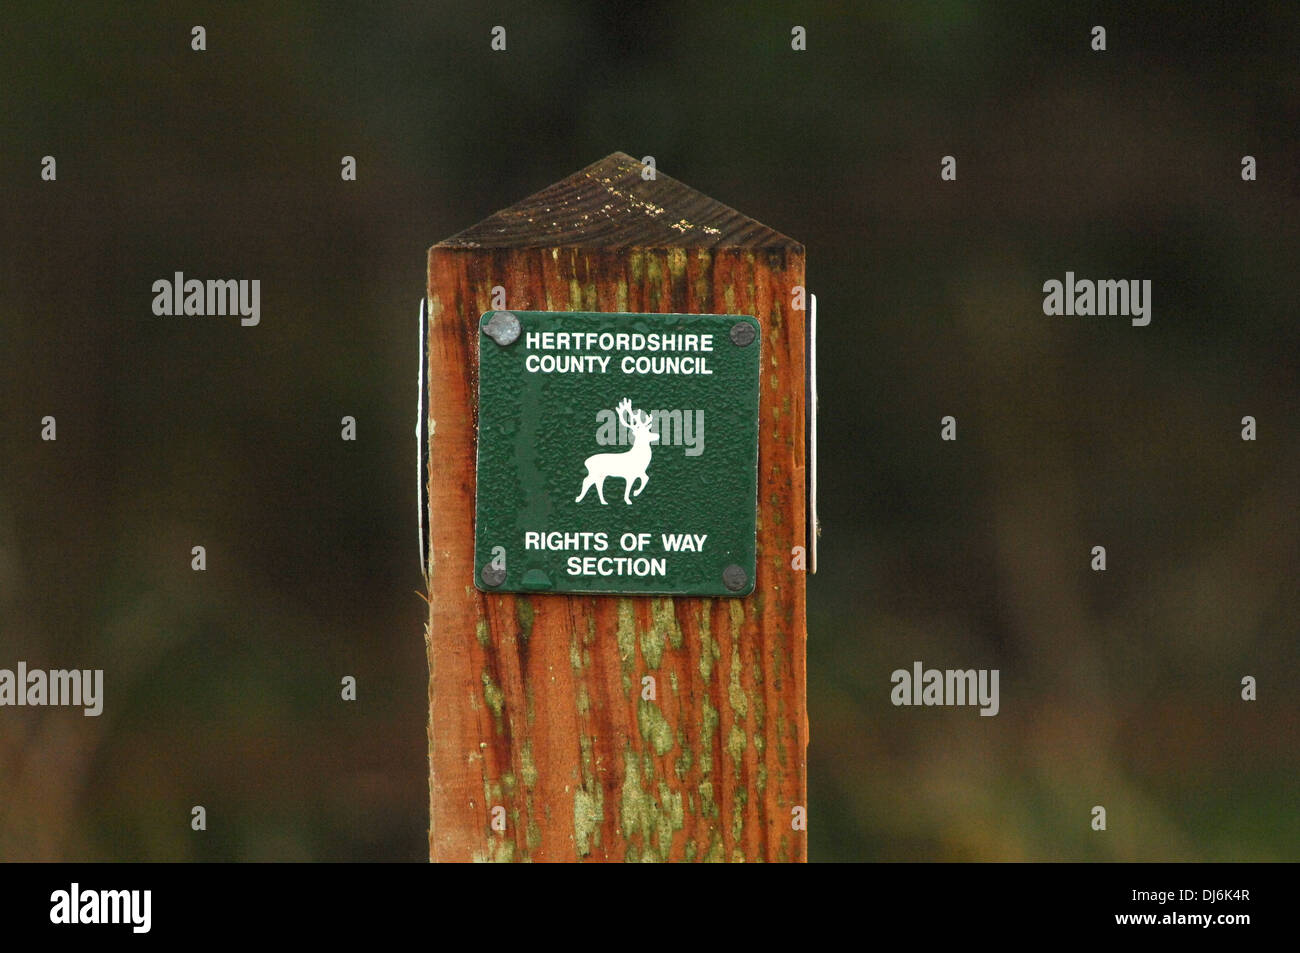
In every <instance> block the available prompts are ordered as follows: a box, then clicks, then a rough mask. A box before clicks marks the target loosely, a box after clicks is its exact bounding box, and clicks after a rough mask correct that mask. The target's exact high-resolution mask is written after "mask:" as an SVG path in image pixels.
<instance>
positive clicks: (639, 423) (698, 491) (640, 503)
mask: <svg viewBox="0 0 1300 953" xmlns="http://www.w3.org/2000/svg"><path fill="white" fill-rule="evenodd" d="M479 331H480V334H479V338H478V344H479V386H478V469H477V476H478V495H477V501H476V512H475V526H474V535H475V538H474V544H475V545H474V549H475V578H474V583H475V585H477V586H478V587H479V588H480V589H482V590H484V591H485V592H502V591H506V592H598V593H626V594H646V595H649V594H665V595H692V596H743V595H746V594H748V593H749V592H751V591H752V590H753V588H754V532H755V514H756V512H757V503H758V385H759V367H760V363H759V350H760V347H761V343H762V341H761V335H760V334H759V326H758V321H756V320H755V319H754V318H752V317H749V316H747V315H722V314H591V313H577V312H553V311H489V312H487V313H486V314H484V315H483V317H482V319H481V320H480V322H479Z"/></svg>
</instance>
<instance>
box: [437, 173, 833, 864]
mask: <svg viewBox="0 0 1300 953" xmlns="http://www.w3.org/2000/svg"><path fill="white" fill-rule="evenodd" d="M647 175H648V173H647ZM803 284H804V250H803V247H802V246H801V245H799V244H798V243H797V242H795V241H792V240H791V239H789V238H786V237H785V236H784V235H781V234H780V233H778V232H775V231H773V230H772V229H770V228H768V227H766V226H765V225H762V224H760V223H758V222H755V221H753V220H752V219H749V218H746V217H745V216H743V215H741V214H739V213H738V212H736V211H735V210H733V209H730V208H728V207H726V206H724V205H722V204H720V203H718V202H716V201H714V200H713V199H710V198H708V197H707V196H704V195H701V194H700V193H699V192H696V191H694V190H692V189H690V188H688V187H687V186H685V185H683V184H681V183H680V182H677V181H674V180H673V179H671V178H669V177H668V176H666V175H664V174H663V173H662V172H656V173H655V175H654V177H653V178H652V179H648V178H647V177H646V175H643V167H642V164H641V163H640V162H638V161H637V160H635V159H633V158H632V157H630V156H627V155H624V154H622V153H615V154H613V155H611V156H609V157H608V158H606V159H603V160H601V161H600V162H597V163H595V164H593V165H591V166H588V167H587V168H585V169H583V170H582V171H580V172H578V173H576V174H574V175H572V176H570V177H569V178H567V179H565V180H564V181H562V182H559V183H556V184H555V185H553V186H551V187H550V188H547V189H545V190H543V191H541V192H538V193H537V194H536V195H533V196H531V197H530V198H527V199H525V200H523V201H522V202H520V203H518V204H517V205H515V206H512V207H511V208H509V209H506V210H504V211H501V212H498V213H496V214H495V215H492V216H491V217H489V218H487V219H485V220H484V221H482V222H480V223H479V224H478V225H475V226H473V227H472V228H470V229H467V230H466V231H464V232H461V233H460V234H458V235H456V236H454V237H452V238H449V239H447V240H446V241H442V242H439V243H438V244H436V245H434V246H433V247H432V248H431V249H430V250H429V272H428V308H429V330H428V335H429V342H428V344H429V347H428V350H429V361H428V366H427V368H426V371H427V378H428V421H427V427H428V433H429V461H428V463H429V469H428V480H429V483H428V489H429V514H428V515H429V525H430V546H429V557H428V566H427V567H426V568H427V574H428V580H429V625H428V630H427V632H426V643H427V646H428V655H429V725H428V730H429V772H430V777H429V811H430V824H429V856H430V859H431V860H434V861H471V860H517V861H523V860H531V861H573V860H613V861H624V860H695V861H706V860H707V861H741V860H751V861H753V860H767V861H802V860H805V859H806V857H807V843H806V837H807V834H806V832H805V830H804V829H803V825H802V823H800V818H801V816H802V813H803V811H804V809H806V806H807V802H806V800H805V793H806V785H805V758H806V747H807V743H808V727H807V715H806V702H805V639H806V624H805V611H804V576H805V574H804V572H803V571H802V570H801V569H795V568H793V566H794V559H795V547H805V546H806V545H807V540H806V538H805V488H804V460H805V455H804V330H805V324H804V317H805V314H804V312H803V311H802V310H795V308H796V306H798V307H801V306H802V305H801V302H802V298H803V290H802V286H803ZM494 288H504V295H505V300H504V303H503V302H502V301H500V300H499V295H500V292H497V296H498V297H497V299H494V292H493V289H494ZM796 289H797V290H796ZM502 307H506V308H510V309H515V310H520V311H524V310H535V311H599V312H629V311H630V312H636V311H644V312H655V313H667V312H677V313H697V314H698V313H724V314H749V315H753V316H755V317H757V318H758V320H759V323H760V326H761V328H762V347H763V351H762V369H761V374H762V377H761V386H760V398H759V474H758V523H757V537H758V548H757V567H756V586H755V589H754V591H753V593H752V594H750V595H749V596H746V597H744V598H716V599H714V598H680V597H679V598H661V597H648V596H604V595H597V596H592V595H553V594H539V595H529V594H515V593H490V592H481V591H479V590H478V589H476V588H475V585H474V573H475V566H474V505H475V499H474V496H475V438H476V433H475V411H476V400H477V397H476V382H477V346H478V345H477V340H478V334H479V325H478V322H479V317H480V315H482V313H483V312H485V311H488V310H492V309H496V308H502ZM645 675H650V676H653V677H654V678H655V680H656V683H657V686H658V691H657V698H656V700H654V701H647V700H643V698H642V678H643V676H645ZM497 808H500V809H502V810H497V811H495V815H494V809H497ZM494 816H495V818H496V820H497V823H496V825H495V826H494V823H493V821H494ZM502 822H503V823H502ZM502 826H504V830H501V829H499V828H501V827H502Z"/></svg>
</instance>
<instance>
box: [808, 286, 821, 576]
mask: <svg viewBox="0 0 1300 953" xmlns="http://www.w3.org/2000/svg"><path fill="white" fill-rule="evenodd" d="M808 306H809V311H808V404H809V406H808V413H809V414H810V415H811V417H810V420H809V423H808V512H809V519H808V521H809V523H810V524H811V525H810V526H809V527H808V533H809V537H810V538H809V540H808V557H809V559H808V570H809V572H813V573H815V572H817V536H818V535H819V532H820V528H821V524H820V523H819V522H818V520H817V296H816V295H815V294H810V295H809V296H808Z"/></svg>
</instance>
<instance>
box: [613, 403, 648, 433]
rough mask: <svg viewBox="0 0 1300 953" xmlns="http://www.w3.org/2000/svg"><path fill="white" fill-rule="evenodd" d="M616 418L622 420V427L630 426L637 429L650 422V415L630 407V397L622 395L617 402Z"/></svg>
mask: <svg viewBox="0 0 1300 953" xmlns="http://www.w3.org/2000/svg"><path fill="white" fill-rule="evenodd" d="M618 419H619V420H621V421H622V422H623V426H624V427H630V428H631V429H633V430H638V429H640V428H642V427H645V426H647V425H648V424H649V423H650V415H649V414H647V413H644V412H643V411H640V410H633V409H632V398H630V397H624V398H623V399H622V400H621V401H619V402H618Z"/></svg>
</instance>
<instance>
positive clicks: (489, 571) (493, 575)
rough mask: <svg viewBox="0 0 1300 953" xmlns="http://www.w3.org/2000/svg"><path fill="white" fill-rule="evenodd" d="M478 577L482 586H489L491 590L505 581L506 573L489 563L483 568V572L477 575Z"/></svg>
mask: <svg viewBox="0 0 1300 953" xmlns="http://www.w3.org/2000/svg"><path fill="white" fill-rule="evenodd" d="M479 575H480V576H481V577H482V579H483V585H485V586H491V587H492V588H493V589H495V588H496V587H497V586H499V585H501V583H503V582H505V581H506V571H505V570H504V569H497V568H496V567H495V566H493V565H492V564H491V563H488V564H487V565H486V566H484V567H483V571H482V572H481V573H479Z"/></svg>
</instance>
